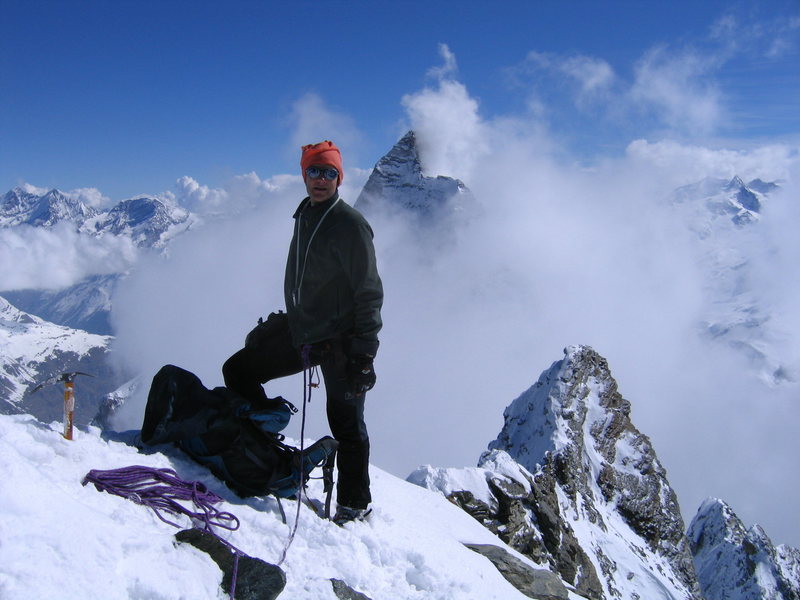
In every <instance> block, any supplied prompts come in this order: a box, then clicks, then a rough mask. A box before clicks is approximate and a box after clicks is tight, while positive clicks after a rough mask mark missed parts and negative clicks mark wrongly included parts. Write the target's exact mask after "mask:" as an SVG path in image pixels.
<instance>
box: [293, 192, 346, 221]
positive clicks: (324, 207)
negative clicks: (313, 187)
mask: <svg viewBox="0 0 800 600" xmlns="http://www.w3.org/2000/svg"><path fill="white" fill-rule="evenodd" d="M337 198H339V190H338V189H337V190H336V191H335V192H333V196H331V197H330V198H328V199H327V200H325V202H320V203H319V204H316V205H314V206H311V200H310V199H309V197H308V196H306V197H305V198H303V201H302V202H300V205H299V206H298V207H297V210H296V211H294V215H292V218H293V219H296V218H297V217H299V216H300V215H301V214H302V213H303V211H304V210H305V209H306V208H307V207H310V210H328V207H330V206H331V204H333V203H334V202H336V199H337Z"/></svg>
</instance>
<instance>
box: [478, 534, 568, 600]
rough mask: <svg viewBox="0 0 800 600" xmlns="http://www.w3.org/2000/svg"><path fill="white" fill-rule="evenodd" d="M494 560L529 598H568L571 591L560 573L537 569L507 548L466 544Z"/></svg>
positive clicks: (493, 562) (563, 599) (508, 579)
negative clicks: (560, 577)
mask: <svg viewBox="0 0 800 600" xmlns="http://www.w3.org/2000/svg"><path fill="white" fill-rule="evenodd" d="M464 545H465V546H466V547H467V548H469V549H470V550H474V551H475V552H477V553H478V554H481V555H483V556H485V557H486V558H488V559H489V560H490V561H492V564H493V565H494V566H495V567H496V568H497V570H498V571H500V573H501V574H502V575H503V577H505V578H506V580H507V581H508V582H509V583H510V584H511V585H513V586H514V587H515V588H517V589H518V590H519V591H520V592H521V593H523V594H525V595H526V596H527V597H528V598H534V599H535V600H567V599H568V598H569V592H568V590H567V588H566V587H565V586H564V584H563V583H562V582H561V580H560V579H559V578H558V575H555V574H554V573H551V572H550V571H548V570H546V569H535V568H533V567H531V566H529V565H527V564H525V563H524V562H522V561H521V560H520V559H518V558H517V557H516V556H513V555H512V554H511V553H509V552H508V551H507V550H504V549H503V548H500V547H499V546H493V545H491V544H464Z"/></svg>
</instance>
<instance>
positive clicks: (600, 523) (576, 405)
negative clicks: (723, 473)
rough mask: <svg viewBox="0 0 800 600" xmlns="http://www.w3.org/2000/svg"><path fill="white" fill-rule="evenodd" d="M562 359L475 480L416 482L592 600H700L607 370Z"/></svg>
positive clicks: (649, 455)
mask: <svg viewBox="0 0 800 600" xmlns="http://www.w3.org/2000/svg"><path fill="white" fill-rule="evenodd" d="M564 355H565V356H564V358H563V359H562V360H560V361H556V362H555V363H553V365H552V366H551V367H550V368H549V369H548V370H546V371H545V372H544V373H542V375H541V376H540V377H539V380H538V381H537V382H536V383H535V384H534V385H533V386H531V388H529V389H528V390H527V391H526V392H524V393H523V394H522V395H520V396H519V397H518V398H517V399H516V400H514V401H513V402H512V403H511V404H510V405H509V406H508V407H507V408H506V410H505V412H504V413H503V416H504V419H505V423H504V425H503V428H502V430H501V432H500V434H499V435H498V437H497V439H496V440H494V441H493V442H491V443H490V444H489V451H487V452H485V453H484V454H483V455H482V456H481V458H480V461H479V468H478V470H472V471H470V472H468V473H465V472H463V470H457V469H440V470H434V469H432V468H430V467H428V468H424V469H420V470H418V471H416V472H415V473H413V474H412V475H411V476H410V477H409V481H412V482H414V483H417V484H420V485H423V486H425V487H429V488H430V489H435V490H437V491H440V492H441V493H443V494H444V495H446V496H447V497H448V498H450V500H451V501H453V502H455V503H456V504H459V505H460V506H461V507H462V508H464V510H466V511H467V512H469V513H470V514H472V515H473V516H474V517H475V518H476V519H478V520H480V521H482V522H483V523H484V524H485V525H486V526H487V527H489V528H490V529H491V530H492V531H495V532H497V533H498V535H500V536H501V537H502V538H503V539H504V541H506V543H508V544H509V545H510V546H512V547H513V548H515V549H516V550H518V551H519V552H522V553H523V554H525V555H527V556H529V557H530V558H531V559H533V560H535V561H537V562H540V563H542V562H544V563H546V564H549V565H550V566H551V568H553V570H555V571H556V572H557V573H558V574H559V575H560V576H561V577H562V579H563V580H564V581H565V582H567V583H568V584H569V585H571V586H574V587H575V588H576V590H577V591H578V592H579V593H580V594H582V595H584V596H586V597H589V598H606V599H611V598H619V599H622V598H654V597H674V598H686V599H695V600H699V598H700V597H701V596H700V588H699V585H698V583H697V579H696V576H695V571H694V565H693V563H692V557H691V554H690V552H689V544H688V541H687V539H686V536H685V535H684V525H683V519H682V517H681V515H680V509H679V507H678V502H677V498H676V495H675V493H674V492H673V490H672V488H671V487H670V486H669V483H668V482H667V479H666V472H665V470H664V468H663V467H662V466H661V463H660V462H659V461H658V458H657V457H656V455H655V451H654V450H653V447H652V445H651V443H650V440H649V439H648V438H647V437H646V436H645V435H644V434H642V433H640V432H639V431H638V430H637V429H636V427H634V425H633V423H632V422H631V420H630V408H631V407H630V403H629V402H628V401H627V400H626V399H625V398H623V397H622V395H621V394H620V393H619V391H618V389H617V384H616V381H615V380H614V378H613V377H612V376H611V371H610V369H609V366H608V363H607V361H606V360H605V359H604V358H603V357H602V356H600V354H598V353H597V352H596V351H595V350H594V349H592V348H591V347H589V346H583V345H577V346H569V347H567V348H566V349H565V350H564ZM481 469H482V470H483V471H481ZM481 473H482V474H483V476H484V477H485V483H483V484H481V483H480V478H479V475H480V474H481ZM458 488H460V489H458ZM633 556H635V557H636V558H635V559H632V558H631V557H633ZM621 565H625V567H624V569H623V568H621ZM656 590H658V591H656ZM663 590H670V592H669V594H667V595H665V592H664V591H663Z"/></svg>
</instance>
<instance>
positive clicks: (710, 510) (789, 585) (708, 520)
mask: <svg viewBox="0 0 800 600" xmlns="http://www.w3.org/2000/svg"><path fill="white" fill-rule="evenodd" d="M688 536H689V541H690V543H691V545H692V551H693V552H694V555H695V564H696V566H697V576H698V578H699V580H700V585H701V587H702V589H703V594H704V597H705V599H706V600H800V551H798V550H797V549H795V548H791V547H789V546H785V545H781V546H777V547H775V546H773V545H772V542H771V541H770V539H769V537H767V534H766V533H765V532H764V530H763V529H761V527H759V526H757V525H755V526H753V527H751V528H749V529H747V528H745V526H744V524H743V523H742V522H741V521H740V520H739V518H738V517H737V516H736V514H735V513H734V512H733V510H732V509H731V507H730V506H728V505H727V504H726V503H725V502H723V501H722V500H717V499H714V498H711V499H708V500H706V501H705V502H704V503H703V505H702V506H701V507H700V510H698V511H697V515H696V516H695V518H694V519H693V520H692V524H691V525H690V526H689V533H688Z"/></svg>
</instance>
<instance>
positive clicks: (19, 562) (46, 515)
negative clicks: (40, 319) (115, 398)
mask: <svg viewBox="0 0 800 600" xmlns="http://www.w3.org/2000/svg"><path fill="white" fill-rule="evenodd" d="M58 428H59V426H58V424H53V425H51V426H46V425H43V424H41V423H39V422H37V421H36V420H35V419H33V418H32V417H30V416H28V415H11V416H0V461H2V464H3V465H5V474H4V477H2V478H0V504H1V505H2V506H3V510H2V512H0V598H3V599H4V600H17V599H23V598H25V599H30V598H36V599H39V600H47V599H52V600H56V599H58V600H70V599H81V600H83V599H86V598H103V599H104V600H114V599H120V600H122V599H125V600H134V599H140V600H145V599H147V600H156V599H158V600H169V599H179V598H191V599H205V598H211V599H222V598H227V597H228V595H227V593H226V592H225V591H224V590H221V588H220V587H219V584H220V581H221V579H222V572H221V571H220V570H219V568H218V567H217V566H216V564H215V563H213V562H212V561H211V559H210V558H209V557H208V556H207V555H206V554H204V553H202V552H200V551H198V550H195V549H194V548H192V547H189V546H186V545H180V546H177V545H176V544H175V543H174V539H173V536H174V534H175V533H176V532H177V531H178V530H177V529H175V528H174V527H172V526H170V525H167V524H165V523H163V522H162V521H160V520H159V519H158V518H157V517H156V515H155V514H154V513H153V512H152V511H150V510H149V509H147V508H145V507H144V506H141V505H138V504H135V503H133V502H131V501H128V500H125V499H123V498H120V497H118V496H112V495H110V494H107V493H105V492H98V491H97V490H96V489H95V488H94V487H93V486H91V485H88V486H86V487H83V486H81V480H82V479H83V477H84V476H85V475H86V473H87V472H88V471H89V470H91V469H114V468H120V467H125V466H130V465H145V466H150V467H157V468H164V467H168V468H173V469H175V470H176V471H177V472H178V474H179V475H180V476H181V477H182V478H183V479H185V480H198V481H202V482H203V483H205V484H206V485H207V486H208V487H209V489H210V490H211V491H213V492H215V493H217V494H219V495H220V496H222V497H223V498H225V502H224V503H223V506H222V510H227V511H229V512H232V513H233V514H234V515H236V516H237V517H238V518H239V519H240V521H241V527H240V528H239V530H237V531H235V532H230V533H229V532H224V537H225V538H226V539H228V540H229V541H230V542H231V543H232V544H234V545H235V546H236V547H238V548H239V549H241V550H242V551H243V552H245V553H247V554H250V555H251V556H257V557H259V558H262V559H264V560H266V561H268V562H272V563H276V562H277V561H278V560H279V557H280V555H281V553H282V551H283V549H284V547H285V544H286V542H287V539H288V535H289V531H290V526H291V525H292V524H293V522H294V515H295V506H296V505H295V504H294V503H292V502H289V501H286V502H285V507H286V513H287V520H288V525H285V524H283V523H282V522H281V518H280V515H279V512H278V509H277V505H276V503H275V501H274V500H273V499H266V500H265V499H256V498H250V499H247V500H242V499H239V498H238V497H237V496H235V495H234V494H233V493H231V492H230V491H229V490H228V489H227V488H226V487H225V486H224V485H223V484H221V483H220V482H219V481H218V480H216V479H214V478H213V477H212V476H211V475H210V474H209V473H208V472H207V471H206V470H204V469H202V468H201V467H199V466H197V465H195V464H194V463H192V462H191V461H189V460H188V459H185V458H184V457H182V456H181V455H180V454H178V453H177V452H175V451H173V450H172V449H165V452H163V453H160V452H156V453H153V454H140V453H138V452H137V451H136V449H135V448H134V447H132V446H129V445H126V444H124V443H122V442H119V441H109V440H105V439H103V438H102V437H101V434H100V431H99V430H98V429H96V428H93V427H90V428H88V430H81V431H78V432H77V433H76V440H75V441H73V442H68V441H66V440H64V439H63V438H62V437H61V435H60V434H59V432H58ZM371 476H372V478H373V495H374V498H375V509H374V513H373V515H372V516H371V517H370V519H369V521H367V522H365V523H355V524H350V525H347V526H346V527H345V528H339V527H337V526H336V525H334V524H333V523H331V522H329V521H325V520H322V519H320V518H319V517H317V516H316V515H314V514H313V513H312V511H311V509H309V508H308V507H307V506H305V505H302V506H301V511H300V524H299V528H298V531H297V536H296V538H295V539H294V542H293V544H292V545H291V547H290V548H289V551H288V554H287V557H286V561H285V562H284V563H283V565H282V568H283V569H284V571H285V572H286V576H287V584H286V588H285V590H284V592H283V593H282V594H281V597H282V598H289V599H292V600H302V599H309V600H311V599H313V600H323V599H325V598H329V599H334V598H336V595H335V594H334V592H333V588H332V584H331V581H330V580H331V578H336V579H340V580H343V581H344V582H346V583H347V584H348V585H349V586H350V587H351V588H353V589H355V590H357V591H359V592H361V593H363V594H366V595H367V596H369V597H370V598H372V599H373V600H378V599H384V598H391V599H395V600H402V599H408V600H412V599H414V600H416V599H420V600H422V599H425V600H433V599H442V600H445V599H476V598H480V599H482V600H484V599H486V600H488V599H492V598H496V599H498V600H500V599H502V600H513V599H514V598H525V596H524V595H523V594H521V593H520V592H519V591H517V590H516V589H515V588H514V587H512V585H511V584H509V583H508V582H507V581H506V580H505V579H504V578H503V577H502V576H501V575H500V573H499V572H498V571H497V570H496V569H495V567H494V566H493V565H492V564H491V563H490V562H489V560H487V559H486V558H484V557H482V556H480V555H478V554H477V553H475V552H473V551H471V550H469V549H467V548H466V547H464V546H463V543H467V542H468V543H478V544H494V545H498V546H504V545H503V543H502V542H501V541H500V540H499V539H498V538H497V537H495V536H494V535H493V534H491V533H490V532H489V531H488V530H487V529H485V528H484V527H483V526H482V525H481V524H480V523H478V522H477V521H475V520H474V519H473V518H472V517H470V516H469V515H467V514H466V513H465V512H463V511H462V510H460V509H459V508H457V507H456V506H454V505H452V504H450V503H449V502H447V501H446V500H445V499H444V498H442V497H441V496H440V495H438V494H435V493H433V492H430V491H428V490H425V489H423V488H420V487H418V486H416V485H413V484H411V483H407V482H405V481H402V480H400V479H398V478H396V477H393V476H391V475H389V474H387V473H385V472H384V471H382V470H380V469H377V468H375V467H372V468H371ZM309 495H310V497H311V498H321V497H322V492H321V483H320V482H319V481H313V482H312V485H311V486H310V488H309ZM180 518H185V517H180ZM185 525H186V526H187V527H188V526H190V523H189V522H188V519H187V520H186V523H185ZM515 554H516V553H515ZM517 556H518V557H520V558H521V555H517ZM523 560H525V562H527V563H528V564H533V563H531V562H530V561H528V560H527V559H523ZM575 598H578V597H577V596H575Z"/></svg>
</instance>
